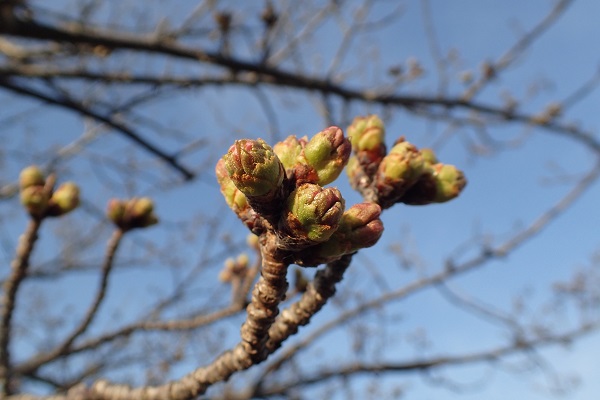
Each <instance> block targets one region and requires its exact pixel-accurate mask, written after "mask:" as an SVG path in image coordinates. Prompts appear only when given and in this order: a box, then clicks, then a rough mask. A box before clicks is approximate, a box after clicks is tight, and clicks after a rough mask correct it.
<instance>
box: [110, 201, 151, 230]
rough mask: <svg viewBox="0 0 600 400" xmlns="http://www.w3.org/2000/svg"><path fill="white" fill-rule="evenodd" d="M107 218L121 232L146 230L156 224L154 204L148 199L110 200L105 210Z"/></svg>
mask: <svg viewBox="0 0 600 400" xmlns="http://www.w3.org/2000/svg"><path fill="white" fill-rule="evenodd" d="M106 215H107V217H108V218H109V219H110V220H111V221H112V222H113V223H114V224H115V225H117V226H118V227H119V228H121V229H122V230H123V231H128V230H131V229H135V228H146V227H149V226H152V225H155V224H157V223H158V217H157V216H156V215H155V214H154V202H153V201H152V199H150V198H149V197H141V198H137V197H134V198H132V199H129V200H118V199H111V200H110V201H109V202H108V207H107V210H106Z"/></svg>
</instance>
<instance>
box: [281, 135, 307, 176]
mask: <svg viewBox="0 0 600 400" xmlns="http://www.w3.org/2000/svg"><path fill="white" fill-rule="evenodd" d="M307 141H308V140H307V139H306V136H305V137H303V138H301V139H298V138H296V136H295V135H290V136H288V137H287V138H285V140H283V141H281V142H278V143H277V144H276V145H275V146H273V152H275V154H277V157H279V161H281V163H282V164H283V167H284V168H285V170H286V171H291V170H292V169H294V166H295V165H296V164H297V163H298V157H299V156H300V153H301V152H302V149H303V148H304V146H305V145H306V143H307Z"/></svg>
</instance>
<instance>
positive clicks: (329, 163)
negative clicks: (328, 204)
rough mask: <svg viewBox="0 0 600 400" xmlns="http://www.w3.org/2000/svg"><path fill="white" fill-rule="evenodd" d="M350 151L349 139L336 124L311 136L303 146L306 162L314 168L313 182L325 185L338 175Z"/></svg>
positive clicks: (346, 161)
mask: <svg viewBox="0 0 600 400" xmlns="http://www.w3.org/2000/svg"><path fill="white" fill-rule="evenodd" d="M351 151H352V145H351V144H350V141H349V140H348V139H346V138H345V137H344V132H342V130H341V129H340V128H338V127H337V126H331V127H329V128H327V129H324V130H323V131H321V132H319V133H317V134H316V135H315V136H313V137H312V138H311V139H310V141H309V142H308V143H307V144H306V147H305V148H304V152H303V155H304V159H305V160H306V163H307V164H308V165H310V166H311V167H312V168H314V169H315V171H316V173H317V177H318V180H317V182H315V183H318V184H319V185H321V186H323V185H327V184H329V183H331V182H333V181H334V180H336V179H337V177H338V176H339V175H340V173H341V172H342V170H343V169H344V166H345V165H346V164H347V163H348V158H349V157H350V153H351Z"/></svg>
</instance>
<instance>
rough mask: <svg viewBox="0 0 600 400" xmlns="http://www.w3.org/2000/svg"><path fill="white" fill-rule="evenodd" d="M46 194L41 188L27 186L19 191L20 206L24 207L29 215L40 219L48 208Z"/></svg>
mask: <svg viewBox="0 0 600 400" xmlns="http://www.w3.org/2000/svg"><path fill="white" fill-rule="evenodd" d="M48 200H49V199H48V193H47V192H46V191H45V190H44V187H43V186H29V187H27V188H24V189H22V190H21V204H23V206H25V208H26V209H27V212H28V213H29V215H31V216H32V217H35V218H42V217H44V216H45V214H46V210H47V208H48Z"/></svg>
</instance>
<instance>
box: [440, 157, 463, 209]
mask: <svg viewBox="0 0 600 400" xmlns="http://www.w3.org/2000/svg"><path fill="white" fill-rule="evenodd" d="M433 170H434V174H433V176H434V178H435V182H436V195H435V199H434V201H435V202H436V203H443V202H446V201H449V200H452V199H453V198H455V197H457V196H458V195H459V194H460V192H461V191H462V190H463V189H464V187H465V186H466V184H467V180H466V179H465V175H464V173H463V172H462V171H461V170H459V169H458V168H456V167H455V166H454V165H449V164H436V165H434V166H433Z"/></svg>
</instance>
